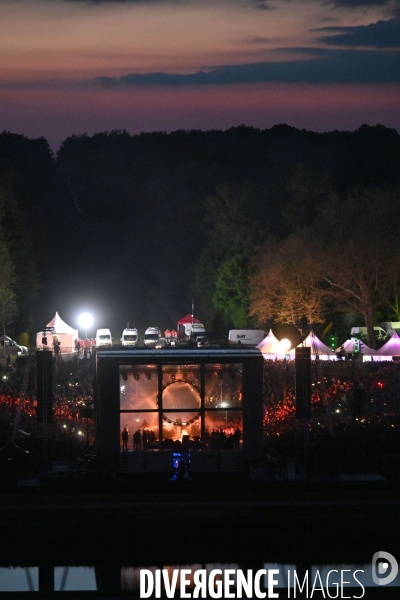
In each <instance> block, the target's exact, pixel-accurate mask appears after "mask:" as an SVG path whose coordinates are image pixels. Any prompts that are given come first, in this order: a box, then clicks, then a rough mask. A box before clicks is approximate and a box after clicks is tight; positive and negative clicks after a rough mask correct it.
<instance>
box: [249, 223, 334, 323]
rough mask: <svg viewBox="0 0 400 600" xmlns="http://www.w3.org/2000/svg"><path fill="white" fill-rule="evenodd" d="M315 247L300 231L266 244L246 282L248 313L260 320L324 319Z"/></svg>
mask: <svg viewBox="0 0 400 600" xmlns="http://www.w3.org/2000/svg"><path fill="white" fill-rule="evenodd" d="M317 246H318V241H317V240H314V241H310V240H309V239H308V237H307V235H305V234H304V233H303V232H299V233H297V234H294V235H292V236H290V237H289V238H287V240H285V241H284V242H281V243H280V244H276V245H274V244H273V243H272V242H270V243H269V244H268V246H267V248H266V249H265V252H264V256H263V259H262V262H261V265H260V268H259V270H258V271H257V273H256V274H255V275H254V276H253V277H252V279H251V282H250V285H251V289H252V293H251V308H250V314H251V315H254V316H255V317H256V318H257V320H258V321H259V322H260V323H262V322H265V321H266V320H268V319H272V318H274V319H276V320H277V321H279V322H281V323H293V324H296V323H297V322H298V321H300V320H301V319H304V318H305V319H306V320H307V322H308V323H321V322H323V321H324V320H325V312H326V303H327V298H328V293H327V291H326V286H324V284H323V271H322V267H321V263H320V261H319V258H318V255H319V248H318V247H317Z"/></svg>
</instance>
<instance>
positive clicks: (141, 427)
mask: <svg viewBox="0 0 400 600" xmlns="http://www.w3.org/2000/svg"><path fill="white" fill-rule="evenodd" d="M124 427H126V429H127V430H128V434H129V438H128V450H129V451H131V450H146V449H147V450H149V449H155V448H159V435H158V412H145V413H139V412H135V413H120V430H121V433H122V431H123V429H124ZM139 433H140V436H139ZM120 443H121V449H122V438H121V437H120Z"/></svg>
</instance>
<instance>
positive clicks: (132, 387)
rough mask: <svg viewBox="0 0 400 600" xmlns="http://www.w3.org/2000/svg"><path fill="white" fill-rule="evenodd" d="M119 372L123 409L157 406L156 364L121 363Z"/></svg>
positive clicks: (154, 407) (152, 407)
mask: <svg viewBox="0 0 400 600" xmlns="http://www.w3.org/2000/svg"><path fill="white" fill-rule="evenodd" d="M119 372H120V377H119V379H120V407H121V410H144V409H156V408H157V394H158V372H157V366H156V365H133V366H132V365H121V366H120V368H119Z"/></svg>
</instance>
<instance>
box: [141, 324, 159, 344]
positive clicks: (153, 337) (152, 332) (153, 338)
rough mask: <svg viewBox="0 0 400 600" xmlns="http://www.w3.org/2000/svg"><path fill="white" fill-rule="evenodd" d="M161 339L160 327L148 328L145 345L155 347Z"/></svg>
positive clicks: (145, 334) (145, 333)
mask: <svg viewBox="0 0 400 600" xmlns="http://www.w3.org/2000/svg"><path fill="white" fill-rule="evenodd" d="M160 337H161V330H160V328H159V327H148V328H147V329H146V331H145V332H144V345H145V346H155V345H156V343H157V342H158V340H159V338H160Z"/></svg>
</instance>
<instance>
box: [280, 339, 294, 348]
mask: <svg viewBox="0 0 400 600" xmlns="http://www.w3.org/2000/svg"><path fill="white" fill-rule="evenodd" d="M280 344H281V346H282V348H283V349H284V350H289V348H290V346H291V345H292V342H291V341H290V340H288V339H286V338H283V340H281V341H280Z"/></svg>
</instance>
